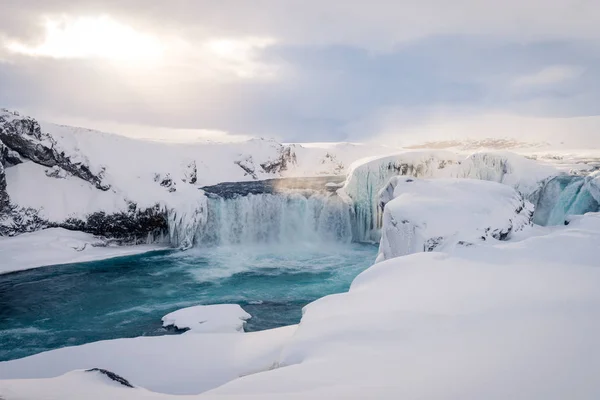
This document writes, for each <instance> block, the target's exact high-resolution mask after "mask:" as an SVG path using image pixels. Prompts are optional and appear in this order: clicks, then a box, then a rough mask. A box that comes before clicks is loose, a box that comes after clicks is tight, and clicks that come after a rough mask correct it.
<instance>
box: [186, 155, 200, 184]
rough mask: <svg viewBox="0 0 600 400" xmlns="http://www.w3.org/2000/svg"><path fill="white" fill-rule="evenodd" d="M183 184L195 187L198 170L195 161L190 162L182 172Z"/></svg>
mask: <svg viewBox="0 0 600 400" xmlns="http://www.w3.org/2000/svg"><path fill="white" fill-rule="evenodd" d="M182 180H183V182H186V183H189V184H191V185H195V184H196V182H197V181H198V168H197V167H196V161H192V162H191V163H189V164H188V165H187V166H186V170H185V172H184V178H183V179H182Z"/></svg>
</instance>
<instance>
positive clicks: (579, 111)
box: [0, 0, 600, 146]
mask: <svg viewBox="0 0 600 400" xmlns="http://www.w3.org/2000/svg"><path fill="white" fill-rule="evenodd" d="M0 106H2V107H8V108H12V109H17V110H23V111H25V112H26V113H29V114H31V115H33V116H38V117H41V118H43V119H46V120H51V121H57V122H61V123H68V124H78V125H87V126H89V127H94V128H100V129H104V130H112V131H115V130H119V131H124V132H125V133H131V134H138V133H139V132H150V133H149V134H153V132H156V134H159V133H158V132H161V134H165V132H171V131H174V130H182V131H186V132H189V130H191V129H200V128H201V129H206V130H216V131H225V132H228V133H229V134H231V135H250V136H264V137H275V138H278V139H280V140H283V141H303V142H306V141H385V142H387V143H392V144H397V143H404V142H405V141H414V140H424V139H429V138H436V139H441V138H447V139H450V138H455V137H462V136H467V137H489V136H500V137H515V138H518V139H524V140H547V141H554V140H557V141H571V142H572V143H573V145H576V146H587V145H592V146H597V145H599V142H600V117H598V116H599V115H600V4H599V3H598V2H597V0H552V1H547V0H527V1H523V0H505V1H487V0H479V1H478V0H455V1H448V0H397V1H390V0H369V1H366V0H365V1H356V0H318V1H317V0H302V1H300V0H298V1H296V0H287V1H286V0H255V1H246V0H237V1H234V0H219V1H213V0H210V1H209V0H207V1H204V0H170V1H164V0H160V1H159V0H81V1H73V0H68V1H67V0H0ZM223 137H224V136H223Z"/></svg>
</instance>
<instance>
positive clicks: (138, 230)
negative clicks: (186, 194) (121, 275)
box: [50, 203, 169, 244]
mask: <svg viewBox="0 0 600 400" xmlns="http://www.w3.org/2000/svg"><path fill="white" fill-rule="evenodd" d="M50 226H53V227H60V228H65V229H69V230H73V231H82V232H87V233H91V234H93V235H95V236H102V237H105V238H109V239H117V240H118V241H119V242H120V243H127V244H139V243H145V242H146V239H147V238H148V235H152V236H153V237H154V238H157V237H159V236H160V235H162V234H165V233H166V232H168V229H169V227H168V223H167V217H166V214H165V212H164V210H162V209H161V208H160V207H159V206H158V205H156V206H154V207H151V208H146V209H144V210H139V209H138V208H137V206H136V205H135V204H134V203H130V206H129V209H128V210H127V211H126V212H119V213H115V214H107V213H105V212H104V211H98V212H95V213H92V214H89V215H88V216H87V218H86V220H85V221H83V220H81V219H78V218H69V219H67V220H66V221H64V222H61V223H55V224H51V225H50Z"/></svg>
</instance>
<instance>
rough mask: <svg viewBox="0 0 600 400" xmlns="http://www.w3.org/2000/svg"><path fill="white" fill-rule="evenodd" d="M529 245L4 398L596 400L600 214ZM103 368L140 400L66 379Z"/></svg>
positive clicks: (381, 272) (88, 350)
mask: <svg viewBox="0 0 600 400" xmlns="http://www.w3.org/2000/svg"><path fill="white" fill-rule="evenodd" d="M530 233H531V234H527V232H521V233H520V234H519V235H517V236H518V237H516V238H515V239H514V240H513V241H508V242H496V241H493V242H478V243H475V244H473V245H472V246H468V247H456V248H451V249H450V250H451V251H450V252H445V253H443V252H439V253H438V252H434V253H417V254H411V255H408V256H405V257H398V258H393V259H390V260H387V261H384V262H381V263H378V264H376V265H374V266H373V267H371V268H369V269H368V270H366V271H365V272H363V273H362V274H361V275H359V276H358V277H357V278H356V279H355V280H354V282H353V283H352V286H351V288H350V290H349V291H348V292H347V293H342V294H336V295H331V296H327V297H324V298H322V299H319V300H317V301H315V302H313V303H311V304H309V305H308V306H306V307H305V309H304V312H303V317H302V321H301V323H300V325H299V326H298V327H297V328H295V327H291V328H284V329H282V330H275V331H264V332H256V333H250V334H248V333H245V334H206V335H194V334H186V335H181V336H167V337H159V338H136V339H121V340H115V341H108V342H99V343H93V344H89V345H85V346H80V347H73V348H66V349H60V350H56V351H51V352H47V353H43V354H39V355H36V356H32V357H28V358H25V359H21V360H15V361H9V362H5V363H0V378H2V379H3V380H2V381H0V395H1V396H4V397H6V398H8V399H13V398H31V399H61V400H68V399H80V398H86V399H90V400H95V399H106V398H115V399H118V398H122V399H132V400H136V399H147V398H151V399H176V398H180V397H177V396H170V395H161V394H157V393H152V392H149V391H148V390H152V391H154V392H157V391H158V392H164V393H171V394H176V393H200V391H202V390H207V389H211V390H209V391H207V392H204V393H202V394H200V395H198V396H192V397H186V398H187V399H192V398H194V399H266V400H269V399H287V398H293V399H364V398H376V399H397V398H408V399H414V398H419V399H424V400H429V399H431V400H434V399H461V400H465V399H467V400H468V399H473V400H475V399H482V398H485V399H492V400H493V399H498V400H500V399H507V398H524V399H544V400H548V399H557V400H558V399H565V398H569V399H595V398H597V395H598V393H600V381H599V380H598V379H597V377H598V374H600V347H599V346H598V345H597V338H598V335H600V319H599V318H598V310H600V292H599V291H598V289H597V288H598V286H599V285H600V268H598V266H599V265H598V261H597V260H598V258H597V255H598V246H597V243H598V241H599V240H600V214H598V213H590V214H586V215H585V216H580V217H575V218H572V221H571V222H570V224H569V225H568V226H562V227H542V228H537V229H535V230H531V232H530ZM92 367H98V368H106V369H109V370H111V371H113V372H115V373H117V374H119V375H121V376H122V377H124V378H125V379H128V380H129V381H130V382H131V383H132V384H134V385H135V386H138V388H136V389H130V388H127V387H124V386H118V385H117V384H116V383H115V382H112V381H108V380H107V379H106V378H105V377H103V376H100V375H98V374H91V375H87V374H88V373H84V372H82V371H75V372H70V373H67V372H69V371H73V370H75V369H87V368H92ZM63 374H66V375H63ZM248 374H249V375H248ZM60 375H63V376H62V377H59V378H53V379H40V378H51V377H57V376H60ZM240 376H241V377H240ZM23 378H25V380H19V379H23ZM225 382H227V383H225ZM221 384H223V385H221ZM219 385H221V386H219ZM143 388H145V389H143Z"/></svg>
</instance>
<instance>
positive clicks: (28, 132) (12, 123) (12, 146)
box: [0, 110, 110, 191]
mask: <svg viewBox="0 0 600 400" xmlns="http://www.w3.org/2000/svg"><path fill="white" fill-rule="evenodd" d="M0 140H1V141H2V142H4V144H5V146H6V147H8V148H9V150H11V152H10V154H11V155H14V152H16V153H18V155H19V156H20V157H23V158H26V159H28V160H31V161H33V162H35V163H37V164H41V165H43V166H46V167H50V168H53V167H55V166H58V167H60V168H62V169H63V170H65V171H67V172H69V173H70V174H72V175H74V176H77V177H78V178H81V179H83V180H85V181H87V182H90V183H91V184H93V185H94V186H96V188H98V189H100V190H105V191H106V190H108V189H110V185H107V184H105V183H103V181H102V175H103V171H100V172H99V173H96V174H94V173H93V172H92V171H91V170H90V168H89V166H87V165H85V164H84V163H82V162H78V161H72V160H71V157H70V156H69V155H68V154H65V152H64V151H60V150H59V149H57V145H56V141H55V140H54V138H52V136H50V135H48V134H46V133H43V132H42V130H41V128H40V124H39V123H38V122H37V121H36V120H35V119H33V118H30V117H21V116H20V115H19V114H18V113H9V112H8V111H6V110H2V113H0ZM7 153H8V151H7ZM11 159H12V160H13V161H16V159H15V158H14V157H12V156H11Z"/></svg>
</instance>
